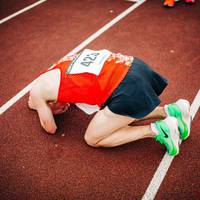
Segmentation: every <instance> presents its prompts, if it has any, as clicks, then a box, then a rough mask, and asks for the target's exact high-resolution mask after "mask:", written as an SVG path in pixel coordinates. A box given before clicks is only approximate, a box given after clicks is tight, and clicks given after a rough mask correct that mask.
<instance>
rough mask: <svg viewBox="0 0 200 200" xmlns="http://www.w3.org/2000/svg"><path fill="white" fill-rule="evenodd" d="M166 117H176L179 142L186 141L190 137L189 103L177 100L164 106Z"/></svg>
mask: <svg viewBox="0 0 200 200" xmlns="http://www.w3.org/2000/svg"><path fill="white" fill-rule="evenodd" d="M164 109H165V112H166V113H167V115H168V116H172V117H176V119H177V120H178V129H179V132H180V138H181V140H186V139H187V138H188V137H189V135H190V125H191V118H190V103H189V102H188V101H187V100H184V99H179V100H178V101H176V102H175V103H172V104H168V105H165V106H164Z"/></svg>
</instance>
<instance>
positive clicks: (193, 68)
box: [0, 0, 200, 200]
mask: <svg viewBox="0 0 200 200" xmlns="http://www.w3.org/2000/svg"><path fill="white" fill-rule="evenodd" d="M35 2H36V1H34V0H29V1H16V3H15V4H13V3H12V1H9V0H8V1H5V0H4V1H3V0H0V5H3V6H1V8H0V17H1V19H3V18H4V17H7V16H8V15H10V14H12V13H14V12H16V11H18V10H20V9H23V8H24V7H26V6H29V5H30V4H32V3H35ZM58 2H59V3H58ZM130 6H132V3H130V2H125V1H123V0H117V1H111V0H103V1H99V0H94V1H90V0H83V1H73V0H69V1H64V0H60V1H56V0H48V1H46V2H44V3H42V4H40V5H38V6H36V7H34V8H32V9H31V10H29V11H27V12H25V13H22V14H20V15H18V16H16V17H15V18H13V19H11V20H9V21H7V22H5V23H3V24H1V25H0V26H1V27H0V44H1V50H0V52H1V56H0V63H1V68H0V74H1V79H0V85H1V90H0V97H1V98H0V105H1V106H3V105H4V104H5V103H6V102H8V100H9V99H10V98H12V97H13V96H15V95H16V94H17V93H18V92H19V91H21V90H22V89H23V88H24V87H26V86H27V85H28V84H29V83H30V82H31V81H33V80H34V79H35V77H37V75H38V74H39V73H40V72H42V71H43V70H45V69H47V68H49V67H50V66H51V65H52V64H53V63H54V62H56V61H57V60H59V59H60V58H62V57H63V56H65V55H66V54H67V53H68V52H70V51H71V50H72V49H74V48H75V47H76V46H78V45H79V44H80V43H82V42H83V41H84V40H85V39H86V38H88V37H89V36H90V35H92V34H93V33H95V32H96V31H97V30H99V29H100V28H101V27H103V26H104V25H105V24H107V23H108V22H110V21H111V20H112V19H113V18H115V17H116V16H117V15H119V14H120V13H122V12H123V11H125V10H126V9H127V8H129V7H130ZM199 9H200V3H199V2H197V3H196V4H195V5H193V6H186V5H185V4H184V3H181V2H180V3H178V5H177V6H176V8H175V9H164V8H163V7H162V2H161V1H158V0H151V1H150V0H149V1H147V2H145V3H143V4H142V5H141V6H139V7H138V8H136V9H135V10H134V11H132V12H131V13H130V14H129V15H127V16H126V17H125V18H123V19H122V20H121V21H119V22H118V23H116V24H115V25H114V26H112V27H111V28H110V29H108V30H107V31H106V32H104V33H103V34H101V35H100V36H99V37H97V39H95V40H94V41H92V42H91V43H89V44H88V46H87V47H88V48H93V49H101V48H106V49H110V50H112V51H115V52H118V51H119V52H122V53H125V54H129V55H135V56H137V57H140V58H142V59H143V60H145V61H146V62H147V63H149V64H150V65H151V66H152V67H153V68H154V69H156V70H157V71H159V72H160V73H161V74H163V75H164V76H166V77H167V78H168V80H169V86H168V88H167V89H166V91H165V93H164V94H163V95H162V96H161V99H162V105H164V104H165V103H168V102H172V101H174V100H176V99H178V98H186V99H188V100H189V101H190V102H191V103H192V102H193V100H194V97H195V96H196V94H197V92H198V90H199V89H200V80H199V77H200V71H199V67H200V54H199V52H200V38H199V35H200V13H199ZM27 97H28V96H27V95H25V96H23V97H22V98H21V99H19V100H18V101H17V102H16V103H15V104H14V105H13V106H11V107H10V108H9V109H8V110H6V111H5V112H4V113H3V114H2V115H1V120H0V130H1V140H0V199H2V200H4V199H5V200H7V199H9V200H10V199H20V200H23V199H31V200H32V199H38V200H39V199H42V200H43V199H44V200H45V199H47V200H49V199H111V200H112V199H142V197H143V195H144V194H145V192H146V189H147V187H148V186H149V183H150V181H151V180H152V177H153V176H154V174H155V172H156V170H157V168H158V166H159V164H160V162H161V161H162V158H163V156H164V155H165V151H164V148H163V147H162V146H161V145H159V144H157V143H156V142H155V141H153V140H150V139H146V140H141V141H137V142H134V143H131V144H127V145H124V146H121V147H117V148H113V149H93V148H90V147H88V146H87V145H86V144H85V142H84V140H83V135H84V131H85V129H86V127H87V124H88V123H89V121H90V119H91V117H92V116H87V115H85V114H84V113H82V112H81V111H80V110H78V109H77V108H76V107H72V108H70V111H69V112H67V113H65V114H64V115H62V116H59V117H57V119H56V120H57V124H58V126H59V130H58V133H57V134H56V135H54V136H50V135H48V134H46V133H45V132H44V131H43V130H42V129H41V127H40V125H39V122H38V118H37V115H36V113H35V112H33V111H30V110H28V108H27ZM197 101H198V102H199V101H200V100H199V99H198V100H197ZM199 121H200V115H199V112H197V113H196V115H195V118H194V120H193V123H192V130H191V137H190V138H189V139H188V140H187V141H185V142H184V143H182V145H181V151H180V155H179V156H177V157H175V158H174V160H173V162H172V164H171V166H170V168H169V170H168V172H167V174H166V176H165V178H164V180H163V182H162V184H161V186H160V187H159V190H158V192H157V195H156V197H155V199H188V200H189V199H190V200H191V199H199V197H200V189H199V188H200V161H199V154H200V148H199V144H200V143H199V141H200V123H199ZM149 199H150V196H149Z"/></svg>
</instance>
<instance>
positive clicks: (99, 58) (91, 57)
mask: <svg viewBox="0 0 200 200" xmlns="http://www.w3.org/2000/svg"><path fill="white" fill-rule="evenodd" d="M110 55H111V52H110V51H108V50H100V51H93V50H90V49H85V50H84V51H83V52H82V53H81V54H80V55H79V56H77V57H76V58H75V59H74V60H73V61H72V63H71V65H70V66H69V68H68V70H67V74H80V73H85V72H88V73H91V74H95V75H99V74H100V72H101V69H102V68H103V65H104V63H105V61H106V60H107V59H108V58H109V56H110Z"/></svg>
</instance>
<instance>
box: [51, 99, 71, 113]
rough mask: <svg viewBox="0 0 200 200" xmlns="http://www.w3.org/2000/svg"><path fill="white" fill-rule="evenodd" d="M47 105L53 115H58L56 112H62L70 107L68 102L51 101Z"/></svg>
mask: <svg viewBox="0 0 200 200" xmlns="http://www.w3.org/2000/svg"><path fill="white" fill-rule="evenodd" d="M49 106H50V108H51V110H52V113H53V114H54V115H58V114H62V113H64V112H65V111H67V110H68V108H69V107H70V104H69V103H53V102H50V103H49Z"/></svg>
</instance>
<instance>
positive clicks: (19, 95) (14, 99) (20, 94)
mask: <svg viewBox="0 0 200 200" xmlns="http://www.w3.org/2000/svg"><path fill="white" fill-rule="evenodd" d="M145 1H146V0H141V1H139V2H137V3H135V4H134V5H132V6H130V7H129V8H128V9H126V10H125V11H124V12H122V13H121V14H120V15H118V16H117V17H116V18H114V19H113V20H112V21H110V22H109V23H107V24H106V25H105V26H103V27H102V28H101V29H99V30H98V31H97V32H95V33H94V34H92V35H91V36H90V37H88V38H87V39H86V40H85V41H83V42H82V43H81V44H80V45H78V46H77V47H76V48H74V49H73V50H72V51H70V52H69V53H68V54H67V55H65V56H64V57H63V58H65V57H66V56H68V55H72V54H74V53H77V52H79V51H80V50H81V49H83V48H84V47H85V46H87V45H88V44H89V43H90V42H92V41H93V40H95V39H96V38H97V37H99V36H100V35H101V34H102V33H104V32H105V31H106V30H108V29H109V28H110V27H112V26H113V25H114V24H116V23H117V22H118V21H120V20H121V19H122V18H124V17H125V16H126V15H128V14H129V13H131V12H132V11H133V10H134V9H136V8H137V7H139V6H140V5H141V4H142V3H144V2H145ZM63 58H62V59H63ZM51 67H52V66H51ZM51 67H50V68H51ZM34 81H35V80H34ZM34 81H33V82H31V83H30V84H29V85H27V86H26V87H25V88H24V89H22V90H21V91H20V92H18V93H17V94H16V95H15V96H14V97H12V98H11V99H10V100H8V101H7V102H6V103H5V104H4V105H2V106H1V107H0V115H2V114H3V113H4V112H5V111H6V110H7V109H9V108H10V107H11V106H12V105H13V104H15V103H16V102H17V101H18V100H19V99H20V98H22V97H23V96H24V95H25V94H26V93H27V92H29V91H30V89H31V87H32V85H33V83H34Z"/></svg>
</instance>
